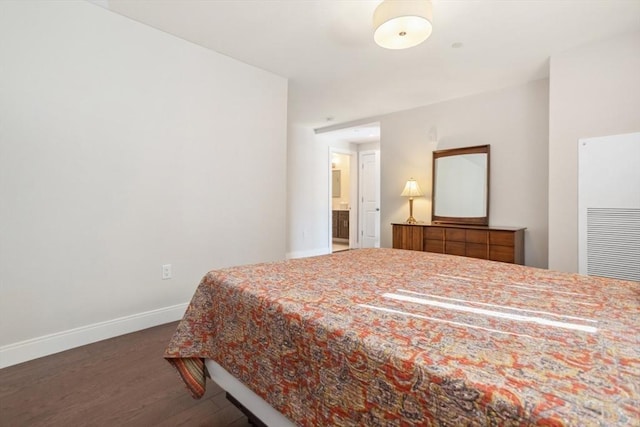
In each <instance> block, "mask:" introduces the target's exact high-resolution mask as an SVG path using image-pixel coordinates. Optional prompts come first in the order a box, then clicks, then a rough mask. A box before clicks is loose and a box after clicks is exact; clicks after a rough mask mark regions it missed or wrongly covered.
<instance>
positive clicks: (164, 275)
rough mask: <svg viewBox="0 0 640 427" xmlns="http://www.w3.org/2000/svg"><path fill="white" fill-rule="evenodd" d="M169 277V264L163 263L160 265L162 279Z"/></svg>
mask: <svg viewBox="0 0 640 427" xmlns="http://www.w3.org/2000/svg"><path fill="white" fill-rule="evenodd" d="M167 279H171V264H164V265H163V266H162V280H167Z"/></svg>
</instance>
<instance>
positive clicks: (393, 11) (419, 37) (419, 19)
mask: <svg viewBox="0 0 640 427" xmlns="http://www.w3.org/2000/svg"><path fill="white" fill-rule="evenodd" d="M432 20H433V13H432V6H431V1H430V0H384V1H383V2H382V3H380V5H378V7H377V8H376V10H375V12H374V13H373V28H374V34H373V39H374V40H375V42H376V43H377V44H378V45H379V46H382V47H384V48H387V49H407V48H410V47H413V46H417V45H419V44H420V43H422V42H423V41H425V40H426V39H427V38H429V36H430V35H431V31H432V29H433V27H432V25H431V22H432Z"/></svg>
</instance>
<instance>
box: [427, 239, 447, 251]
mask: <svg viewBox="0 0 640 427" xmlns="http://www.w3.org/2000/svg"><path fill="white" fill-rule="evenodd" d="M424 250H425V251H427V252H436V253H439V254H443V253H444V240H442V239H440V240H432V239H425V240H424Z"/></svg>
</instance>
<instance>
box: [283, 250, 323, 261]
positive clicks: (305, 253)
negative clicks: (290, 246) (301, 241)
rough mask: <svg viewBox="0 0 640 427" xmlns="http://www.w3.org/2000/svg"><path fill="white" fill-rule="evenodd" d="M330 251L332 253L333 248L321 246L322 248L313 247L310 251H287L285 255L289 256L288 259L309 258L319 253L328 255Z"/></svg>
mask: <svg viewBox="0 0 640 427" xmlns="http://www.w3.org/2000/svg"><path fill="white" fill-rule="evenodd" d="M330 253H331V249H329V248H320V249H311V250H308V251H298V252H287V254H286V255H285V256H286V257H287V259H293V258H307V257H310V256H317V255H326V254H330Z"/></svg>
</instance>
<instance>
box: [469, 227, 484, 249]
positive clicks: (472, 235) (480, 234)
mask: <svg viewBox="0 0 640 427" xmlns="http://www.w3.org/2000/svg"><path fill="white" fill-rule="evenodd" d="M488 241H489V233H487V232H486V231H484V230H467V242H471V243H482V244H484V245H486V244H487V242H488Z"/></svg>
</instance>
